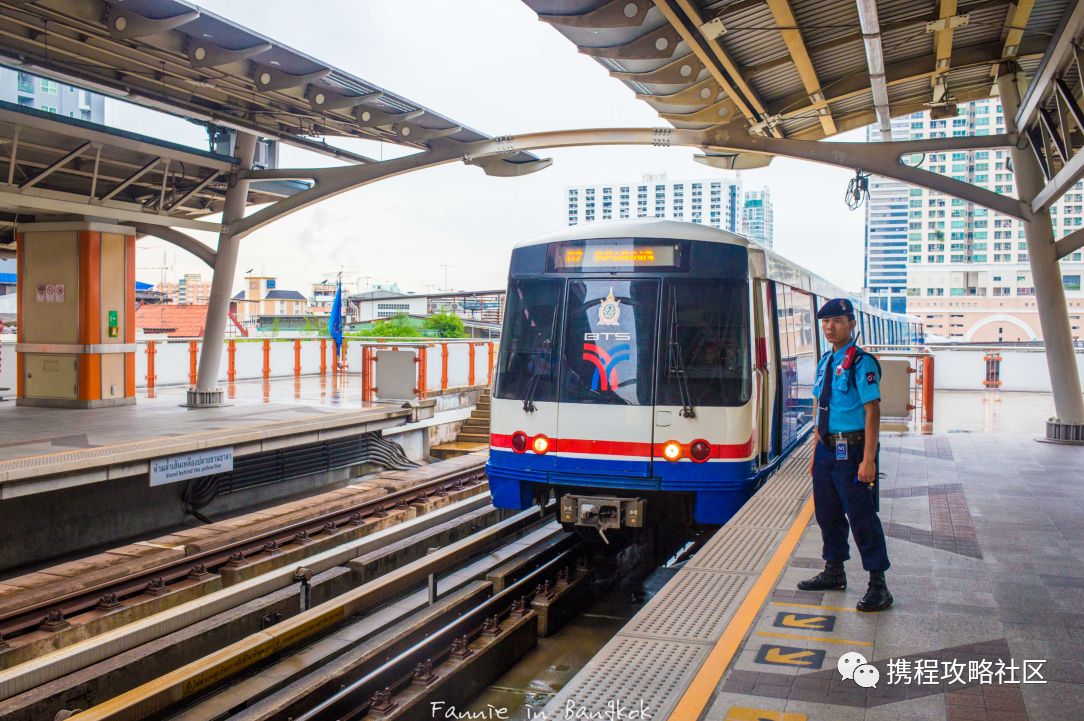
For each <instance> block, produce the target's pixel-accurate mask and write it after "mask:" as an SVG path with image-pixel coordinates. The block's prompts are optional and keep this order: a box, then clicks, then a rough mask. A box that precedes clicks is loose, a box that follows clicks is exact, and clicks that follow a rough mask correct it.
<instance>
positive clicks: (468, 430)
mask: <svg viewBox="0 0 1084 721" xmlns="http://www.w3.org/2000/svg"><path fill="white" fill-rule="evenodd" d="M489 400H490V399H489V389H488V388H486V389H484V390H483V391H482V395H480V396H479V397H478V402H477V403H476V404H475V406H474V410H473V411H472V412H471V414H470V418H468V419H467V422H466V423H464V424H463V427H462V428H460V429H459V435H457V436H456V437H455V440H454V441H451V442H450V443H441V444H440V445H439V446H433V447H432V448H431V449H430V453H431V454H432V455H433V456H434V457H435V458H440V459H445V458H455V457H456V456H462V455H466V454H467V453H474V452H475V451H484V450H486V449H487V448H489Z"/></svg>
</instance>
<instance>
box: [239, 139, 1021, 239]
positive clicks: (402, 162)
mask: <svg viewBox="0 0 1084 721" xmlns="http://www.w3.org/2000/svg"><path fill="white" fill-rule="evenodd" d="M1015 142H1016V136H1015V134H1004V135H983V136H970V137H960V138H936V139H929V140H910V141H900V142H889V143H833V142H817V141H809V140H789V139H783V138H771V137H763V136H752V135H749V134H747V133H741V132H736V131H730V130H726V129H709V130H682V129H672V128H602V129H593V130H556V131H550V132H543V133H529V134H524V135H515V136H512V135H508V136H502V137H498V138H494V139H492V140H481V141H477V142H473V143H460V142H456V141H451V140H444V139H441V140H436V141H433V143H432V144H431V145H432V148H431V149H430V150H428V151H425V152H422V153H416V154H414V155H408V156H405V157H402V158H395V159H393V160H385V161H383V162H380V163H371V164H368V165H351V166H346V167H338V168H305V169H274V170H249V171H240V172H239V173H238V177H239V178H241V179H248V180H270V179H284V178H289V179H309V180H312V181H314V184H313V187H312V188H310V189H308V190H305V191H303V192H301V193H298V194H296V195H294V196H292V197H289V198H285V199H283V200H280V201H278V202H277V203H275V204H273V205H269V206H267V207H265V208H263V209H261V210H259V211H257V212H255V213H253V214H252V215H249V216H247V217H245V218H242V219H240V220H238V221H236V222H234V223H231V224H230V225H229V226H228V229H227V231H226V232H227V233H228V234H229V235H230V236H232V237H234V238H243V237H245V236H246V235H248V234H249V233H252V232H254V231H256V230H258V229H260V228H262V227H263V226H265V225H267V224H268V223H271V222H272V221H274V220H276V219H278V218H280V217H282V216H284V215H287V214H289V213H293V212H295V211H298V210H301V209H302V208H306V207H308V206H310V205H313V204H314V203H317V202H319V201H321V200H324V199H325V198H330V197H332V196H334V195H338V194H340V193H344V192H346V191H348V190H353V189H354V188H359V187H361V186H363V185H368V184H370V183H374V182H376V181H378V180H383V179H385V178H391V177H394V176H397V175H402V174H404V173H409V172H413V171H416V170H422V169H425V168H431V167H436V166H438V165H443V164H446V163H450V162H454V161H463V162H464V163H467V164H470V165H479V166H482V167H483V169H485V170H486V171H487V172H490V173H491V174H499V175H516V174H518V175H523V174H526V173H530V172H534V171H536V170H541V169H542V168H545V167H548V166H549V164H550V162H551V161H550V160H548V159H546V160H538V161H534V162H531V163H522V164H517V163H507V161H504V160H503V159H502V158H501V156H507V155H510V154H512V153H517V152H521V151H528V150H542V149H547V148H575V147H588V146H596V145H654V146H659V147H672V146H685V147H692V148H699V149H701V150H703V151H705V153H706V156H705V157H707V158H710V157H712V156H715V155H721V154H727V153H731V154H732V153H735V152H737V153H752V154H758V155H769V156H781V157H787V158H795V159H798V160H810V161H813V162H816V163H822V164H825V165H832V166H836V167H841V168H847V169H852V170H860V171H863V172H867V173H871V174H874V175H880V176H883V177H886V178H892V179H894V180H899V181H901V182H904V183H909V184H911V185H917V186H920V187H924V188H929V189H930V190H936V191H939V192H942V193H945V194H947V195H951V196H954V197H957V198H960V199H962V200H966V201H968V202H971V203H975V204H976V205H981V206H983V207H986V208H989V209H991V210H994V211H997V212H999V213H1004V214H1005V215H1008V216H1011V217H1014V218H1017V219H1019V220H1029V219H1030V217H1031V210H1030V208H1029V207H1028V206H1027V205H1025V204H1023V203H1021V202H1020V201H1018V200H1016V199H1015V198H1011V197H1008V196H1005V195H1001V194H999V193H995V192H992V191H989V190H986V189H984V188H980V187H978V186H975V185H971V184H970V183H966V182H964V181H961V180H955V179H953V178H950V177H948V176H944V175H939V174H937V173H932V172H930V171H928V170H922V169H920V168H916V167H912V166H908V165H904V164H903V163H901V162H900V158H901V156H904V155H911V154H918V153H927V152H948V151H953V150H982V149H991V148H1005V147H1011V146H1012V145H1014V144H1015ZM494 161H500V162H504V163H507V164H508V165H510V166H513V167H512V169H511V171H510V172H509V169H508V168H504V170H503V172H502V171H497V170H495V169H494V168H493V167H492V166H493V162H494Z"/></svg>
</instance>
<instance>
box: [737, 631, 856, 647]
mask: <svg viewBox="0 0 1084 721" xmlns="http://www.w3.org/2000/svg"><path fill="white" fill-rule="evenodd" d="M757 635H758V636H764V637H765V638H790V639H795V640H797V641H817V642H819V643H837V644H839V645H840V646H872V645H873V642H872V641H852V640H850V639H846V638H827V637H825V636H802V635H801V634H797V633H772V632H771V631H757Z"/></svg>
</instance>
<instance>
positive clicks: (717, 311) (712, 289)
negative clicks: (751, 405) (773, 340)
mask: <svg viewBox="0 0 1084 721" xmlns="http://www.w3.org/2000/svg"><path fill="white" fill-rule="evenodd" d="M662 307H663V317H662V324H661V327H662V329H663V331H662V336H661V339H660V342H659V381H658V382H659V390H658V394H657V396H656V399H655V403H656V405H659V406H684V405H686V404H688V405H691V406H693V407H694V408H695V407H696V406H737V405H742V404H743V403H746V402H747V401H748V400H749V396H750V394H751V393H752V378H751V374H750V363H749V333H750V328H749V287H748V285H747V283H746V281H745V280H744V279H743V280H729V279H723V280H695V279H684V278H683V279H680V280H676V279H675V280H667V281H666V283H665V285H664V286H663V303H662ZM682 372H684V378H685V383H684V386H685V387H684V388H683V387H682V377H681V376H682Z"/></svg>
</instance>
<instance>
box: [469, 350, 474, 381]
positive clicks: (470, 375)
mask: <svg viewBox="0 0 1084 721" xmlns="http://www.w3.org/2000/svg"><path fill="white" fill-rule="evenodd" d="M467 349H468V351H469V352H470V370H468V371H467V385H469V386H472V385H474V343H468V344H467Z"/></svg>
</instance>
